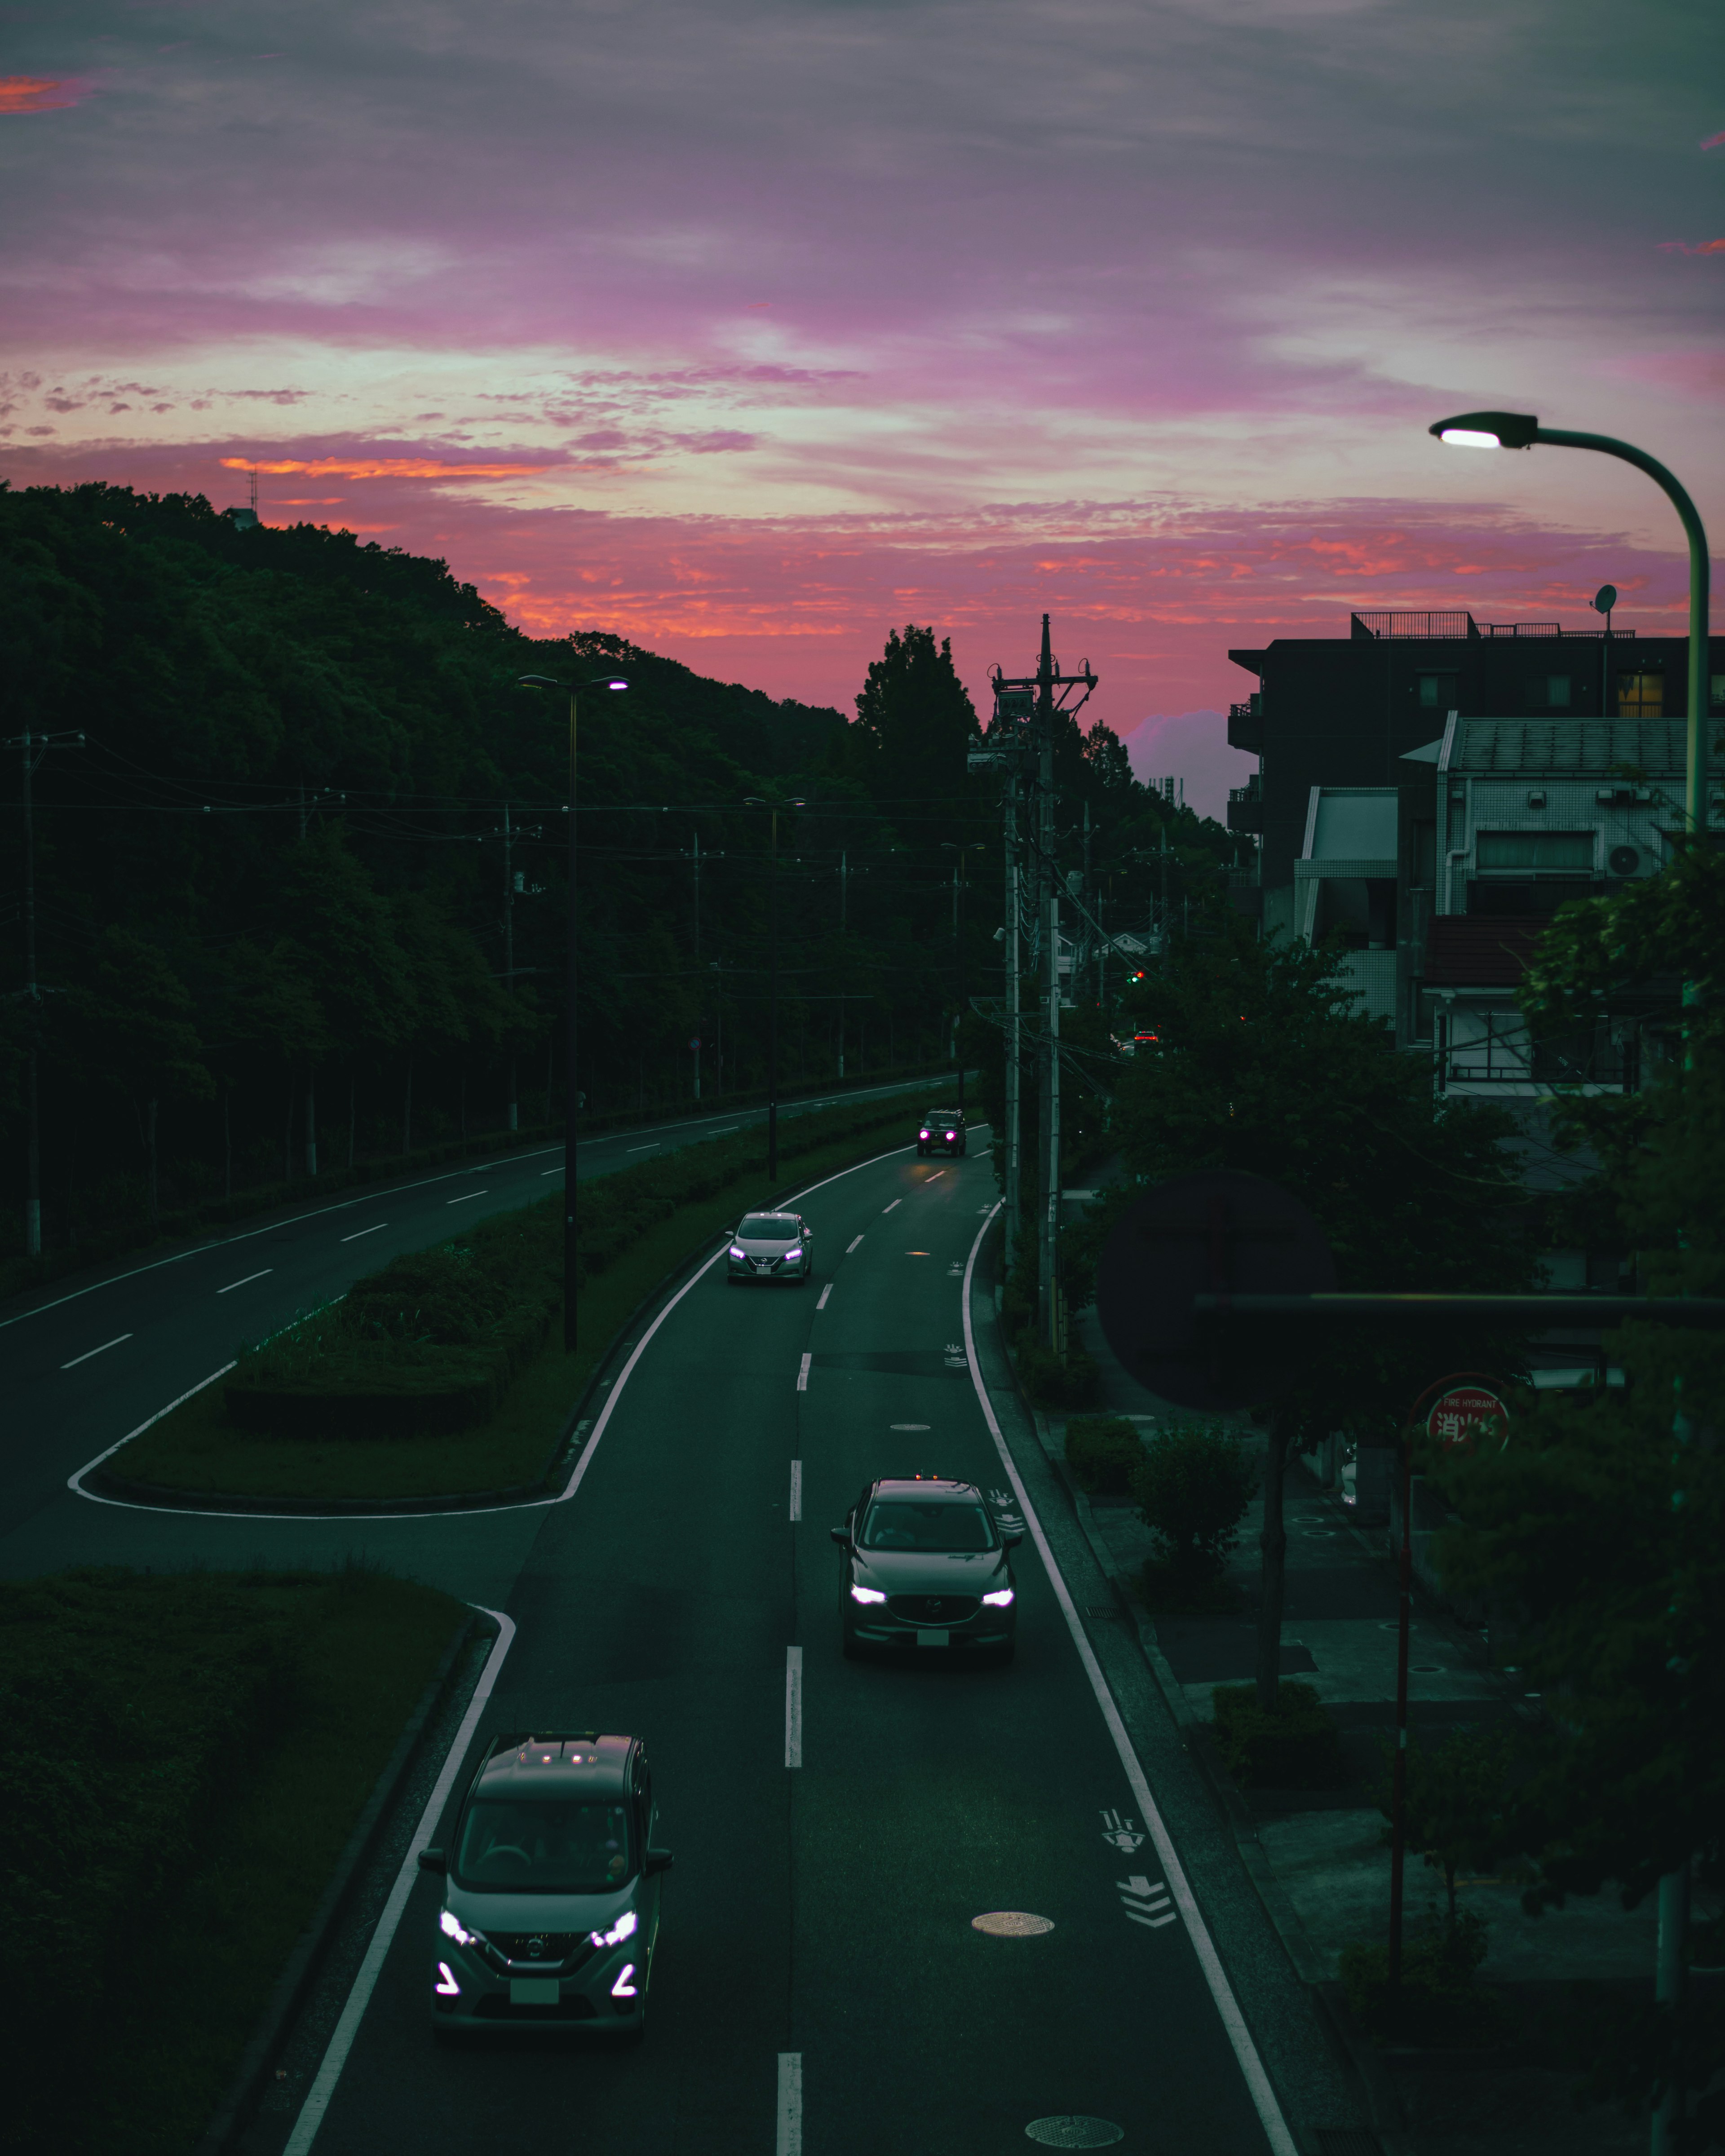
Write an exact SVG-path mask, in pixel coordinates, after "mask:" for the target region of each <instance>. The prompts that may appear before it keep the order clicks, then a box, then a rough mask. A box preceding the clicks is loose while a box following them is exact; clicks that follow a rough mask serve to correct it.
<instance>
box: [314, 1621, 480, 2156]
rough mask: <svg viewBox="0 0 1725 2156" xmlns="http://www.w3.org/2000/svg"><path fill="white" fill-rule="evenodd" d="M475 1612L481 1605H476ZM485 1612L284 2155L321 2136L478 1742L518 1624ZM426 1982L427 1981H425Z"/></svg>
mask: <svg viewBox="0 0 1725 2156" xmlns="http://www.w3.org/2000/svg"><path fill="white" fill-rule="evenodd" d="M478 1606H479V1605H478V1604H475V1607H476V1608H477V1607H478ZM480 1614H481V1615H483V1616H486V1617H495V1619H496V1620H497V1627H498V1630H497V1639H496V1643H495V1645H494V1646H493V1647H492V1649H491V1651H490V1654H489V1655H487V1656H486V1658H485V1667H484V1669H483V1670H481V1671H480V1681H479V1682H478V1683H477V1684H476V1685H475V1686H474V1688H473V1697H472V1698H471V1699H470V1700H469V1702H467V1712H466V1713H465V1715H463V1716H462V1717H461V1727H459V1729H458V1730H457V1731H456V1732H455V1738H454V1743H452V1744H451V1745H450V1747H449V1752H448V1753H447V1754H446V1755H445V1757H444V1763H443V1771H442V1772H441V1773H440V1774H439V1776H438V1778H437V1786H436V1788H435V1789H433V1791H432V1793H431V1794H430V1796H429V1799H427V1800H426V1805H425V1809H424V1811H423V1812H421V1814H420V1815H419V1824H418V1826H417V1827H416V1828H415V1829H414V1830H413V1840H411V1841H410V1842H409V1843H408V1853H407V1855H406V1856H404V1857H403V1859H402V1861H401V1869H400V1871H398V1872H397V1873H396V1875H395V1884H394V1886H393V1887H391V1889H390V1891H389V1899H388V1901H387V1902H385V1903H384V1905H383V1913H382V1916H381V1917H379V1918H378V1919H377V1930H376V1931H375V1932H373V1933H372V1943H371V1945H370V1946H369V1947H368V1948H367V1949H366V1958H365V1959H364V1960H363V1961H362V1963H360V1965H359V1974H357V1976H356V1977H355V1978H354V1979H353V1987H352V1990H350V1991H349V1993H348V1994H347V2005H345V2006H343V2008H342V2009H341V2020H339V2021H337V2022H336V2027H335V2032H334V2034H333V2035H331V2038H330V2040H329V2048H328V2049H327V2050H326V2051H325V2053H324V2055H323V2063H322V2064H321V2066H319V2067H318V2070H317V2077H316V2080H315V2081H314V2082H312V2084H311V2087H310V2089H309V2090H307V2092H306V2095H305V2102H304V2103H303V2104H301V2105H300V2115H299V2117H297V2118H296V2119H295V2121H294V2130H293V2132H292V2133H290V2135H289V2136H288V2140H287V2146H286V2148H285V2149H284V2150H283V2151H282V2156H305V2152H306V2150H307V2149H309V2148H311V2144H312V2143H313V2142H314V2141H316V2138H317V2129H318V2128H319V2127H321V2125H322V2124H323V2122H324V2115H325V2113H326V2112H327V2111H328V2109H329V2107H330V2099H331V2097H333V2096H334V2094H335V2093H336V2082H338V2081H340V2080H341V2069H342V2067H343V2066H346V2065H347V2054H348V2053H349V2051H352V2048H353V2040H354V2038H355V2037H356V2036H357V2035H358V2034H359V2025H360V2023H361V2022H362V2020H364V2019H365V2011H366V2009H367V2006H368V2005H370V2004H371V1999H372V1991H373V1989H375V1987H376V1985H377V1979H378V1977H379V1976H380V1975H381V1974H382V1969H383V1964H384V1962H385V1961H386V1960H387V1959H388V1955H389V1949H390V1948H391V1946H392V1945H393V1943H394V1940H395V1934H396V1930H397V1928H398V1925H399V1924H400V1922H401V1919H402V1912H403V1910H404V1909H405V1908H406V1907H407V1906H408V1895H410V1894H411V1893H412V1892H413V1886H414V1882H415V1881H417V1880H418V1876H419V1852H420V1851H421V1850H422V1849H424V1848H425V1847H426V1846H427V1845H429V1842H430V1840H431V1837H432V1835H434V1834H435V1833H436V1831H437V1823H438V1820H439V1818H440V1817H441V1816H442V1814H443V1809H444V1804H446V1803H447V1802H448V1801H449V1791H450V1789H452V1788H453V1787H454V1781H455V1777H456V1775H457V1774H459V1772H460V1769H461V1763H462V1761H463V1760H464V1759H465V1758H466V1756H467V1748H468V1746H469V1745H470V1743H472V1741H473V1732H474V1731H475V1729H476V1728H477V1727H479V1720H480V1716H481V1715H482V1714H483V1713H484V1712H485V1704H486V1702H487V1701H488V1700H489V1699H490V1697H491V1688H492V1686H494V1685H495V1683H496V1681H497V1672H498V1671H500V1670H501V1668H502V1667H503V1660H504V1657H505V1655H507V1654H508V1652H509V1650H510V1645H511V1641H512V1640H514V1638H515V1620H514V1619H513V1618H511V1617H506V1616H505V1615H504V1614H503V1612H502V1611H501V1609H482V1610H481V1611H480ZM422 1980H423V1979H422Z"/></svg>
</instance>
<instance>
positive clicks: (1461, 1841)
mask: <svg viewBox="0 0 1725 2156" xmlns="http://www.w3.org/2000/svg"><path fill="white" fill-rule="evenodd" d="M1395 1751H1396V1748H1395V1746H1394V1744H1393V1743H1390V1742H1389V1740H1388V1739H1386V1740H1385V1741H1384V1746H1383V1774H1382V1776H1381V1779H1379V1781H1378V1784H1377V1786H1376V1787H1375V1788H1374V1789H1373V1791H1372V1801H1373V1804H1376V1805H1377V1807H1378V1810H1379V1811H1381V1812H1382V1813H1383V1815H1384V1818H1385V1819H1386V1820H1389V1821H1390V1822H1391V1824H1390V1825H1389V1826H1386V1827H1385V1828H1384V1835H1383V1839H1384V1842H1385V1844H1386V1845H1388V1843H1389V1841H1390V1840H1391V1838H1392V1836H1393V1834H1394V1810H1393V1809H1392V1805H1393V1794H1394V1770H1395ZM1406 1758H1407V1767H1406V1770H1405V1778H1404V1787H1403V1804H1404V1820H1405V1823H1406V1840H1407V1847H1408V1850H1409V1854H1410V1855H1418V1856H1423V1857H1424V1858H1425V1861H1426V1863H1427V1864H1428V1865H1429V1866H1430V1868H1431V1869H1432V1870H1433V1871H1440V1872H1441V1873H1442V1874H1443V1879H1444V1893H1445V1912H1446V1917H1447V1923H1448V1929H1449V1931H1450V1933H1455V1931H1456V1929H1457V1928H1458V1927H1459V1925H1460V1923H1461V1911H1460V1909H1459V1907H1458V1906H1457V1903H1456V1900H1455V1878H1456V1874H1457V1873H1458V1871H1463V1870H1466V1871H1472V1872H1480V1871H1486V1872H1489V1871H1495V1870H1496V1869H1497V1866H1498V1865H1499V1864H1501V1863H1502V1861H1503V1860H1504V1858H1505V1857H1506V1856H1513V1855H1515V1854H1517V1849H1518V1845H1519V1842H1520V1840H1521V1837H1520V1836H1519V1835H1517V1832H1516V1821H1515V1808H1514V1798H1513V1793H1512V1788H1511V1753H1510V1744H1509V1738H1508V1734H1507V1732H1506V1731H1504V1730H1502V1729H1457V1730H1454V1731H1452V1732H1451V1733H1450V1735H1449V1736H1448V1737H1446V1738H1444V1739H1443V1741H1442V1742H1441V1743H1438V1744H1433V1745H1426V1744H1420V1743H1410V1744H1409V1747H1408V1748H1407V1753H1406Z"/></svg>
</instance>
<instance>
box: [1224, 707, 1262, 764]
mask: <svg viewBox="0 0 1725 2156" xmlns="http://www.w3.org/2000/svg"><path fill="white" fill-rule="evenodd" d="M1228 746H1229V747H1230V748H1238V749H1244V750H1245V752H1246V754H1247V755H1248V756H1262V754H1263V753H1264V699H1263V697H1262V696H1252V697H1250V698H1249V699H1248V700H1247V701H1246V702H1245V703H1244V704H1230V706H1228Z"/></svg>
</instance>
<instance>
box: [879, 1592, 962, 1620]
mask: <svg viewBox="0 0 1725 2156" xmlns="http://www.w3.org/2000/svg"><path fill="white" fill-rule="evenodd" d="M886 1607H887V1609H889V1610H890V1611H891V1614H892V1615H893V1616H895V1617H902V1618H904V1619H905V1620H906V1621H907V1622H909V1623H911V1624H915V1625H962V1624H963V1622H964V1620H965V1619H966V1618H967V1617H974V1616H975V1614H976V1613H977V1611H978V1609H980V1608H981V1607H982V1604H980V1603H979V1602H978V1599H977V1598H976V1596H975V1595H973V1594H893V1595H889V1596H888V1598H887V1602H886Z"/></svg>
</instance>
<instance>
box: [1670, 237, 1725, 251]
mask: <svg viewBox="0 0 1725 2156" xmlns="http://www.w3.org/2000/svg"><path fill="white" fill-rule="evenodd" d="M1659 251H1660V253H1661V254H1725V239H1703V240H1702V241H1700V242H1699V243H1698V244H1697V245H1696V246H1694V247H1692V246H1691V245H1690V244H1689V243H1688V241H1687V240H1686V239H1661V241H1660V243H1659Z"/></svg>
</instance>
